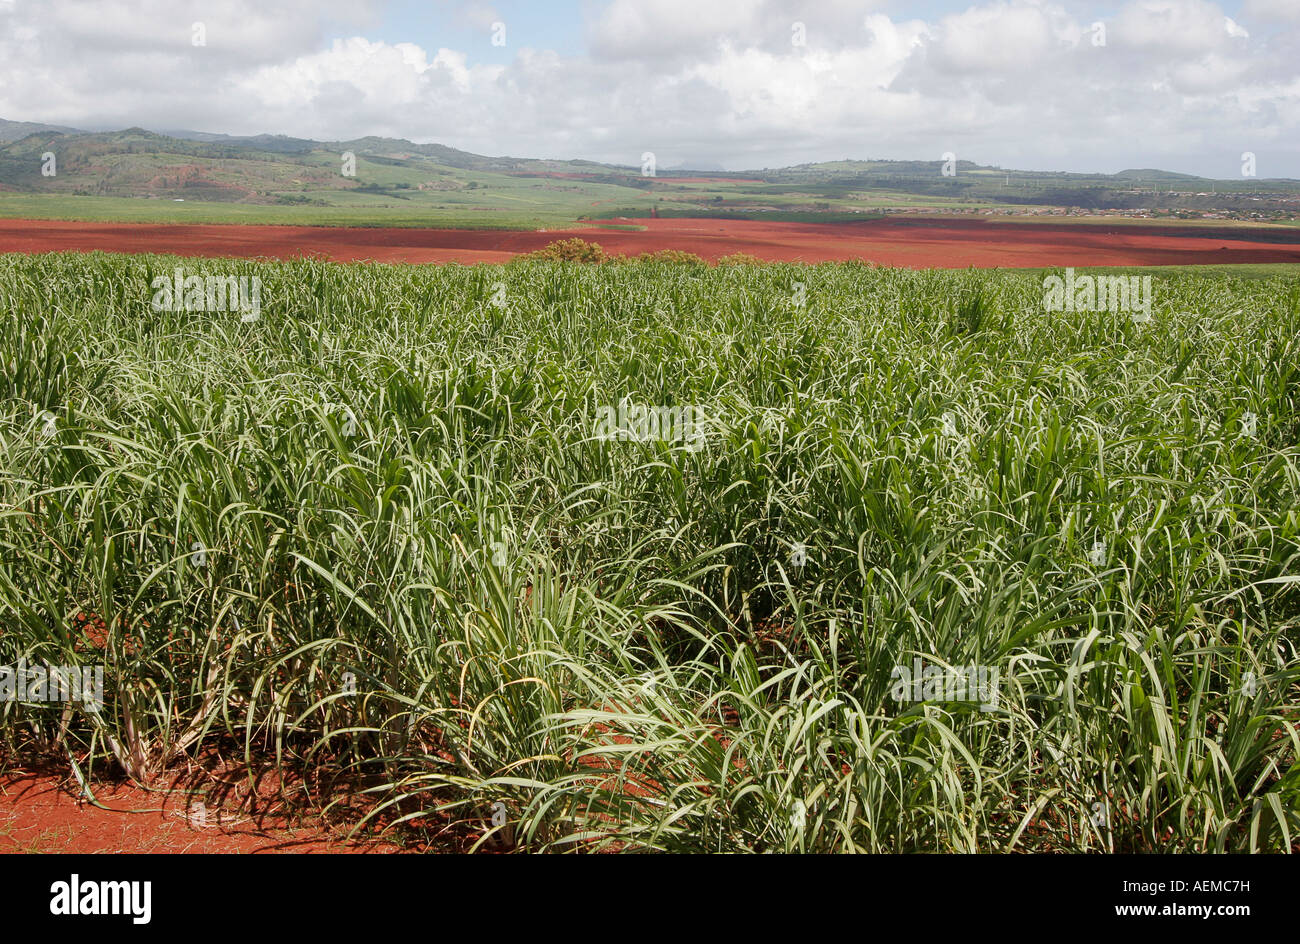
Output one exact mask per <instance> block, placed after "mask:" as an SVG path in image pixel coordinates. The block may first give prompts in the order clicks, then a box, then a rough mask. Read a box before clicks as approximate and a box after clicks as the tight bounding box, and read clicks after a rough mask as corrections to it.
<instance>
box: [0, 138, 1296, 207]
mask: <svg viewBox="0 0 1300 944" xmlns="http://www.w3.org/2000/svg"><path fill="white" fill-rule="evenodd" d="M51 153H52V154H54V155H55V165H54V166H50V162H49V161H48V160H46V159H45V155H48V154H51ZM349 154H350V155H351V156H352V157H353V159H354V163H355V167H354V168H353V167H350V165H349V163H348V160H347V155H349ZM352 171H355V172H354V173H353V172H352ZM945 171H946V172H945ZM0 191H6V192H9V193H11V194H46V195H50V196H51V197H52V198H53V197H55V196H56V195H61V196H62V197H65V198H72V197H100V198H133V199H155V200H169V201H172V202H178V203H179V202H196V201H197V202H200V203H204V204H233V205H261V206H266V207H284V206H297V207H317V208H333V209H335V210H338V211H340V212H341V213H342V214H343V215H346V213H348V212H355V211H358V210H360V209H365V210H366V211H367V212H372V211H373V212H376V213H379V212H383V211H391V210H400V211H402V212H406V213H417V212H418V213H423V212H425V211H427V212H428V213H429V214H430V218H431V219H436V218H437V217H438V216H439V214H443V215H446V214H449V213H457V214H461V215H464V216H467V217H468V218H470V219H471V220H472V221H482V222H484V223H485V224H486V225H496V224H497V223H500V222H503V221H508V220H519V219H526V220H528V221H534V222H537V223H544V222H548V221H563V220H572V219H575V218H583V217H592V218H599V217H617V216H638V215H650V214H651V213H652V212H653V213H655V214H664V215H678V216H680V215H688V216H719V215H728V216H734V215H744V214H751V215H752V214H768V216H767V217H766V218H774V217H773V216H771V214H786V215H787V216H789V217H790V218H794V217H793V216H791V215H807V216H810V217H811V218H814V219H820V218H824V217H826V216H827V215H835V214H838V215H841V216H843V215H850V216H852V215H853V214H858V215H860V214H862V213H870V212H873V211H880V210H884V211H886V212H892V211H895V210H910V209H919V210H925V209H929V210H940V211H960V210H963V209H972V210H973V209H974V208H978V207H980V206H987V207H1001V208H1009V209H1011V210H1013V211H1014V210H1016V208H1025V210H1024V211H1023V212H1029V211H1030V210H1031V209H1032V208H1035V207H1064V208H1079V209H1088V210H1099V211H1100V210H1106V211H1115V212H1122V211H1138V210H1144V209H1148V208H1150V209H1151V210H1152V211H1153V212H1161V213H1165V214H1178V215H1183V214H1190V215H1199V214H1204V213H1207V212H1209V211H1215V210H1223V211H1224V212H1226V213H1228V214H1246V215H1248V216H1249V217H1250V218H1271V217H1270V216H1269V215H1270V214H1271V215H1272V216H1278V215H1283V216H1288V217H1292V216H1296V215H1298V213H1297V211H1300V202H1298V201H1300V182H1297V181H1292V180H1267V181H1265V180H1256V179H1254V178H1244V179H1241V180H1232V181H1215V180H1210V179H1207V178H1201V177H1195V176H1192V175H1189V174H1178V173H1171V172H1169V171H1162V170H1157V169H1132V170H1125V171H1121V172H1119V173H1117V174H1076V173H1065V172H1042V171H1018V170H1008V169H1004V168H999V167H989V166H983V165H978V164H974V163H971V162H969V161H961V162H958V163H956V164H955V165H952V166H949V167H946V168H945V167H944V166H943V165H942V164H941V162H939V161H883V160H853V161H829V162H821V163H815V164H800V165H795V166H791V167H782V168H776V169H768V168H764V169H762V170H753V171H740V172H727V171H723V170H720V169H718V168H717V167H716V165H708V166H707V168H700V167H695V168H691V167H685V166H681V165H677V166H674V167H672V168H661V169H659V170H658V171H657V173H655V174H654V175H652V176H648V175H646V174H645V173H643V171H642V168H641V167H639V166H620V165H613V164H603V163H598V162H594V161H584V160H538V159H532V158H514V157H488V156H484V155H481V154H472V153H470V152H468V151H461V150H458V149H456V148H453V147H448V146H446V145H442V144H416V143H413V142H411V141H405V140H401V139H396V138H383V137H373V136H371V137H364V138H357V139H354V140H350V141H333V142H322V141H312V140H309V139H305V138H294V137H288V136H285V135H272V134H259V135H251V136H236V135H228V134H214V133H210V132H203V131H190V130H169V131H166V132H162V133H159V132H153V131H148V130H145V129H143V128H127V129H124V130H121V131H99V132H92V131H82V130H79V129H76V128H68V127H62V126H58V125H46V124H39V123H34V122H18V121H6V120H4V119H0ZM67 206H68V207H70V208H71V209H68V210H67V212H75V210H76V209H77V208H84V207H86V206H88V204H85V203H84V202H83V203H79V204H68V205H67ZM0 209H2V208H0Z"/></svg>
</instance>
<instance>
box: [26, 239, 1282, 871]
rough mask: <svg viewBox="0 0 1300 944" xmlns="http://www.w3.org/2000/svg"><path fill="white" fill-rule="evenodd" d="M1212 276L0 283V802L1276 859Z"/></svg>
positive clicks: (1232, 344)
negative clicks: (63, 687) (195, 807)
mask: <svg viewBox="0 0 1300 944" xmlns="http://www.w3.org/2000/svg"><path fill="white" fill-rule="evenodd" d="M178 266H183V267H185V273H184V274H186V275H195V274H198V275H211V276H219V277H226V276H230V277H235V278H240V277H242V278H244V279H246V280H251V279H253V278H254V277H256V278H257V279H260V283H259V287H260V295H258V296H257V298H258V301H257V303H256V305H255V306H254V307H253V308H252V309H247V308H246V309H244V310H243V311H242V313H241V311H239V310H233V311H229V310H228V311H203V310H193V309H194V308H196V307H197V308H203V307H207V305H206V301H205V299H203V298H200V299H198V301H200V302H203V304H197V305H190V306H189V307H190V308H191V310H180V311H176V310H172V309H173V308H176V307H185V306H182V305H179V304H171V305H168V304H167V303H166V302H160V303H159V306H161V310H157V309H158V308H159V306H155V305H153V304H151V301H153V300H156V298H155V291H156V288H155V285H154V280H155V279H156V278H158V277H161V283H160V284H171V280H172V279H173V273H174V269H175V268H176V267H178ZM1253 274H1255V275H1258V276H1261V277H1256V278H1238V277H1235V276H1233V275H1231V274H1225V273H1223V272H1221V271H1216V272H1214V273H1212V274H1209V275H1206V274H1200V273H1197V272H1194V271H1182V272H1178V271H1168V270H1166V271H1163V272H1157V273H1156V274H1154V275H1153V276H1152V280H1153V282H1152V284H1153V299H1154V300H1153V304H1152V308H1151V313H1150V317H1149V319H1146V320H1140V319H1135V318H1134V317H1132V316H1130V315H1128V314H1126V313H1124V312H1112V311H1100V312H1049V311H1046V310H1045V309H1044V304H1043V292H1044V290H1043V280H1042V275H1041V273H1015V272H980V271H974V270H971V271H965V272H944V271H908V270H896V269H887V268H876V267H871V266H866V265H857V264H844V265H820V266H810V267H808V266H797V265H770V266H740V265H737V266H718V267H716V268H710V267H707V266H700V265H692V264H675V265H674V264H668V263H645V262H628V263H607V264H601V265H579V264H571V263H549V262H539V261H531V260H521V261H516V262H512V263H510V264H508V265H504V266H474V267H461V266H446V267H434V266H428V267H423V266H411V267H389V266H382V265H363V264H356V265H331V264H327V263H320V262H313V261H296V262H290V263H254V262H245V261H231V260H201V261H200V260H178V259H173V258H168V257H160V256H133V257H127V256H114V255H103V254H92V255H62V256H61V255H47V256H33V257H26V256H16V255H7V256H0V317H3V330H0V364H2V365H3V371H2V372H0V471H2V473H3V474H2V476H0V666H4V665H8V666H12V665H15V664H17V663H19V662H20V660H26V663H27V664H29V665H30V664H36V663H45V664H48V665H51V666H96V665H102V666H103V667H104V684H103V705H102V708H101V709H100V710H98V711H95V710H92V706H89V705H86V704H84V703H76V702H68V703H51V702H49V701H48V700H42V699H41V698H35V697H26V698H23V697H18V698H15V699H14V700H0V715H2V717H3V725H2V730H3V739H4V741H3V746H2V747H0V755H3V756H4V757H5V758H7V759H8V760H7V762H11V761H13V760H14V759H15V758H17V759H22V760H26V761H31V760H35V759H42V758H43V759H45V760H47V761H49V762H51V763H55V764H58V765H61V766H62V767H63V768H64V769H65V770H67V771H69V772H70V773H71V774H72V775H73V776H74V777H75V778H77V779H78V780H79V781H80V782H82V783H83V784H84V785H85V786H86V787H87V788H88V789H90V790H91V791H92V792H93V791H94V789H95V785H96V783H98V782H101V781H102V780H103V779H104V778H107V777H111V776H115V775H121V774H122V773H124V772H125V773H127V774H129V775H130V776H131V777H133V778H135V779H136V780H137V781H140V782H145V783H151V782H159V781H160V780H162V779H163V778H165V777H168V776H170V773H169V772H170V771H174V770H175V769H176V768H177V767H178V766H180V765H182V764H183V763H185V762H186V761H189V762H191V763H195V764H199V765H202V764H204V763H207V762H208V761H209V760H211V759H212V758H214V757H220V758H222V759H223V760H224V761H225V762H228V763H229V762H234V761H240V760H242V761H244V762H246V763H247V764H248V765H249V769H250V770H253V771H259V770H262V769H265V768H271V769H274V770H277V771H278V772H279V773H281V774H283V775H284V776H283V777H282V778H281V779H280V780H279V781H278V782H279V783H280V784H281V791H282V796H281V799H282V800H283V801H284V802H285V803H287V804H289V806H290V808H293V809H297V810H300V811H306V812H310V813H313V814H319V815H321V816H324V817H325V818H326V819H327V820H329V821H331V822H335V823H340V824H343V825H346V826H349V827H356V828H358V829H359V830H367V829H370V828H378V827H380V826H383V827H386V829H387V833H388V834H389V835H392V836H395V837H398V838H399V839H400V840H401V841H407V837H410V838H411V841H416V840H421V841H427V842H428V843H430V844H431V847H432V848H435V849H469V848H477V849H486V848H495V849H504V848H515V849H523V850H532V851H608V852H636V851H699V852H705V851H727V852H730V851H752V852H759V851H764V852H771V851H819V852H821V851H893V852H905V851H982V852H983V851H988V852H993V851H1022V850H1023V851H1093V852H1100V851H1115V852H1128V851H1160V852H1170V851H1232V852H1246V851H1284V850H1289V849H1290V850H1294V849H1296V848H1297V843H1298V842H1300V812H1298V809H1297V807H1298V800H1300V772H1298V771H1297V766H1296V755H1297V747H1298V746H1300V731H1298V730H1297V724H1298V723H1300V710H1298V708H1297V705H1298V704H1300V657H1298V655H1297V643H1298V642H1300V502H1298V501H1297V499H1298V498H1300V444H1298V442H1297V435H1298V433H1300V411H1298V407H1300V283H1298V282H1297V281H1296V280H1295V279H1293V278H1281V277H1273V276H1272V275H1270V274H1269V273H1268V272H1258V273H1253ZM248 284H250V285H251V284H253V283H251V281H250V282H249V283H248ZM174 301H176V302H177V303H179V300H174ZM611 415H612V416H615V417H617V418H618V420H617V423H616V424H615V425H614V426H611V421H610V417H611ZM651 416H653V417H654V421H653V422H651V421H650V419H649V417H651ZM611 429H614V430H615V431H614V432H612V433H611ZM917 669H919V670H920V671H919V672H918V671H917ZM963 673H964V674H963ZM954 679H964V680H965V681H963V682H961V684H954ZM974 680H978V683H977V682H976V681H974ZM967 682H969V684H967ZM26 694H27V695H29V696H30V695H31V694H32V693H31V692H30V691H28V692H27V693H26ZM208 799H209V802H210V803H212V804H213V805H214V806H215V805H218V804H219V803H220V802H221V801H220V798H219V797H215V796H214V797H209V798H208Z"/></svg>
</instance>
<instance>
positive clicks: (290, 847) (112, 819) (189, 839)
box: [0, 772, 401, 854]
mask: <svg viewBox="0 0 1300 944" xmlns="http://www.w3.org/2000/svg"><path fill="white" fill-rule="evenodd" d="M95 798H96V799H97V800H98V801H99V802H100V803H101V804H103V806H105V807H108V808H109V809H101V808H100V807H98V806H93V805H91V804H90V803H88V802H86V801H85V800H84V799H82V798H79V793H78V788H77V786H76V784H75V783H72V784H70V785H69V784H65V783H61V782H60V780H59V779H58V778H57V777H53V776H48V775H44V774H34V773H26V772H21V773H13V772H10V773H7V774H4V775H0V853H15V852H21V853H33V852H43V853H60V852H72V853H109V854H111V853H137V852H141V853H180V852H201V853H250V852H297V853H311V852H316V853H321V852H328V853H336V852H347V853H391V852H399V851H401V850H400V849H399V847H397V846H395V845H393V844H391V843H381V842H353V841H349V840H347V839H346V838H343V837H341V836H334V835H331V834H329V833H327V832H325V831H324V830H322V829H319V828H317V829H295V828H292V827H290V826H288V825H286V824H285V823H284V822H282V821H277V820H276V819H275V818H272V817H266V816H249V815H248V814H247V813H239V812H235V811H232V810H225V809H214V808H211V807H208V808H205V809H203V811H202V813H201V814H200V812H199V809H200V808H199V807H198V806H196V805H194V803H192V802H191V801H190V799H189V798H188V797H187V796H186V795H185V794H184V793H181V792H157V793H154V792H148V791H145V790H142V789H139V788H138V787H132V786H127V785H115V786H98V787H96V788H95Z"/></svg>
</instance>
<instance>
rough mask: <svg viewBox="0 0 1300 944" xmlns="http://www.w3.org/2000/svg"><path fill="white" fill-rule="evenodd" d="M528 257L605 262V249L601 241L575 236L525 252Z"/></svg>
mask: <svg viewBox="0 0 1300 944" xmlns="http://www.w3.org/2000/svg"><path fill="white" fill-rule="evenodd" d="M524 255H525V257H526V258H530V259H541V260H545V261H548V262H604V261H605V259H606V255H605V250H604V248H603V247H602V246H601V245H600V243H593V242H588V241H587V240H585V239H581V238H579V237H577V236H574V237H572V238H570V239H557V240H555V242H553V243H550V244H549V245H547V247H546V248H545V249H538V250H536V251H535V252H530V253H525V254H524Z"/></svg>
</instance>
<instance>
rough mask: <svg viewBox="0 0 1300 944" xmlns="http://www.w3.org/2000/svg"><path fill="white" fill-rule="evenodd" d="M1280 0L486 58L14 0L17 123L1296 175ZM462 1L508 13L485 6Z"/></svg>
mask: <svg viewBox="0 0 1300 944" xmlns="http://www.w3.org/2000/svg"><path fill="white" fill-rule="evenodd" d="M1273 3H1274V0H1252V2H1247V3H1246V5H1245V6H1244V7H1243V9H1242V11H1241V13H1240V14H1238V19H1239V20H1240V22H1238V21H1237V20H1234V19H1232V18H1229V17H1228V16H1227V15H1226V14H1225V13H1224V11H1223V9H1222V8H1221V7H1220V6H1217V5H1216V4H1214V3H1211V2H1208V0H1131V2H1129V3H1127V4H1126V5H1125V6H1123V7H1122V8H1120V9H1119V10H1118V11H1117V13H1116V14H1115V15H1114V16H1113V17H1111V18H1109V19H1107V20H1106V21H1105V22H1106V33H1107V44H1106V45H1105V46H1100V47H1099V46H1096V45H1094V44H1093V42H1092V23H1093V22H1094V20H1096V18H1097V14H1096V12H1095V10H1094V9H1093V8H1091V7H1088V6H1087V5H1085V4H1082V3H1076V2H1075V0H1059V2H1057V0H974V3H973V5H970V6H969V7H966V6H965V0H963V6H962V8H960V9H959V11H958V12H955V13H954V14H952V15H949V16H942V17H938V18H934V19H931V20H929V21H924V20H921V19H903V18H899V17H898V16H896V15H895V16H891V15H889V14H887V13H886V12H884V11H883V9H882V4H873V3H863V2H851V0H733V2H730V3H707V2H700V0H657V2H655V3H645V2H642V0H612V2H610V3H608V4H606V5H604V6H601V7H594V8H592V10H591V13H590V16H591V19H590V20H589V21H588V22H587V24H586V30H585V33H584V35H585V36H586V38H587V44H588V46H587V51H586V52H585V53H584V54H581V55H571V54H561V53H558V52H555V51H553V50H547V49H539V48H534V47H535V46H536V45H537V44H536V43H530V42H529V41H528V36H527V32H526V21H520V22H515V21H510V22H508V23H507V25H508V27H509V28H510V30H511V33H510V39H511V42H510V47H509V49H510V54H511V56H512V58H511V59H510V60H509V61H508V63H506V64H495V63H494V64H484V63H483V62H481V61H476V58H475V53H474V52H471V51H468V50H460V49H451V48H439V49H433V48H426V47H424V46H421V45H418V44H416V43H410V42H399V43H391V42H381V41H378V40H376V39H373V38H363V35H361V34H364V32H365V30H366V29H368V28H370V26H371V25H372V24H373V23H374V22H377V20H376V17H377V14H378V7H377V0H376V2H375V3H372V2H358V0H321V2H317V0H283V2H279V3H276V4H274V5H272V4H263V3H259V2H254V0H230V2H225V3H221V2H217V0H203V2H189V0H180V2H176V3H172V2H166V0H134V2H128V0H104V3H96V4H92V3H86V2H81V0H50V2H46V3H40V4H37V3H35V2H20V3H18V4H16V5H6V4H5V3H4V0H0V117H5V118H10V119H17V120H30V121H46V122H51V123H56V124H69V125H73V126H78V127H87V126H97V127H102V126H110V127H125V126H128V125H143V126H146V127H152V128H159V129H167V128H198V129H201V130H213V131H227V132H230V133H233V134H250V133H258V132H264V131H269V132H279V133H285V134H293V135H300V136H305V137H314V138H317V139H322V140H339V139H347V138H352V137H359V136H362V135H366V134H382V135H391V136H396V137H408V138H412V139H414V140H422V141H428V140H436V141H440V142H442V143H446V144H450V145H452V146H455V147H461V148H465V149H468V150H474V151H477V152H479V153H486V154H512V155H516V156H539V157H583V158H590V159H595V160H608V161H616V162H620V163H625V164H636V163H638V162H639V160H640V154H641V153H642V151H645V150H651V151H654V152H655V153H656V155H657V157H658V159H659V161H660V164H661V166H665V167H667V166H671V165H672V164H674V163H677V162H678V161H679V160H687V161H689V160H699V161H702V162H708V163H721V164H723V165H725V166H728V167H732V168H736V169H744V168H753V167H764V166H766V167H775V166H780V165H782V164H788V163H799V162H803V161H810V160H828V159H839V158H842V157H860V158H868V157H912V158H930V159H935V158H937V157H938V155H939V154H941V153H942V152H943V151H945V150H955V151H957V152H958V156H959V157H961V158H963V159H966V158H969V159H972V160H979V161H983V162H987V163H998V164H1002V165H1004V166H1027V167H1035V168H1044V169H1047V168H1056V169H1102V170H1118V169H1121V168H1122V167H1125V166H1135V165H1137V166H1152V165H1160V166H1166V167H1169V168H1170V169H1181V170H1191V171H1193V172H1202V173H1214V172H1223V173H1225V174H1226V173H1230V172H1231V166H1232V165H1231V162H1230V161H1228V160H1227V158H1226V157H1225V156H1224V155H1232V154H1233V153H1234V152H1235V154H1237V155H1239V154H1240V152H1241V151H1242V150H1247V149H1255V150H1260V149H1261V148H1264V149H1267V150H1268V151H1269V153H1268V160H1267V165H1268V166H1269V167H1270V168H1271V169H1272V170H1271V173H1273V174H1277V175H1283V174H1289V175H1291V176H1297V177H1300V133H1298V132H1300V107H1298V106H1300V80H1297V78H1296V75H1295V68H1294V65H1293V63H1294V62H1295V61H1296V59H1297V57H1298V56H1300V35H1297V31H1296V30H1294V29H1288V28H1286V27H1278V28H1273V29H1271V30H1262V29H1256V23H1257V21H1256V20H1255V19H1252V17H1261V16H1264V15H1265V14H1267V13H1270V11H1271V15H1275V16H1281V15H1283V14H1285V12H1286V10H1287V9H1290V7H1287V6H1283V5H1271V4H1273ZM1286 3H1287V4H1295V5H1296V6H1300V2H1297V0H1286ZM1279 11H1281V13H1279ZM457 12H458V15H459V16H460V18H461V19H462V20H463V21H464V22H466V23H470V24H478V25H481V24H482V23H485V22H490V20H492V19H496V18H500V19H503V20H509V19H510V17H509V16H501V15H500V14H499V12H498V9H497V8H496V7H494V6H493V5H490V4H488V3H483V2H475V3H469V4H463V5H461V6H460V7H459V8H458V11H457ZM195 20H201V21H202V22H204V23H205V26H206V27H207V34H208V45H207V46H206V47H204V48H195V47H193V46H192V45H191V44H190V24H191V23H192V22H194V21H195ZM795 21H799V22H802V23H803V24H804V26H805V28H806V35H807V44H806V45H805V46H801V47H800V46H794V45H792V43H791V24H792V23H793V22H795ZM325 22H330V23H341V24H343V26H342V27H341V28H342V29H343V30H344V32H343V33H342V35H330V34H327V33H326V31H325V28H324V27H323V26H322V25H321V24H323V23H325ZM1261 142H1262V143H1261ZM1220 152H1222V154H1221V153H1220ZM1260 159H1261V165H1263V164H1264V163H1265V156H1264V153H1262V152H1261V158H1260Z"/></svg>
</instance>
